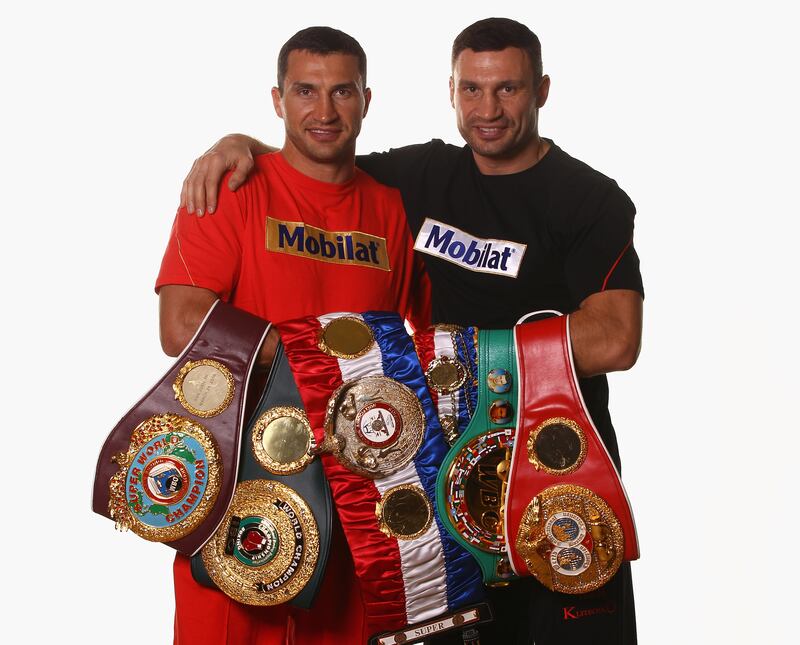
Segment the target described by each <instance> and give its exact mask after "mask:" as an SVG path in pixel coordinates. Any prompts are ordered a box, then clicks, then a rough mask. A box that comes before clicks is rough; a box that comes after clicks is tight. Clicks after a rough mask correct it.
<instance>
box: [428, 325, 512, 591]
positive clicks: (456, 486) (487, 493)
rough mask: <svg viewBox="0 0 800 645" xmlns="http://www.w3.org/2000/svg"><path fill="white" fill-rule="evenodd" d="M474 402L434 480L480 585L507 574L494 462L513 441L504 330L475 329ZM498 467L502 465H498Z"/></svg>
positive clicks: (501, 489) (508, 338)
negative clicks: (478, 569) (480, 578)
mask: <svg viewBox="0 0 800 645" xmlns="http://www.w3.org/2000/svg"><path fill="white" fill-rule="evenodd" d="M477 368H478V369H477V375H478V401H477V404H476V406H475V414H474V415H473V417H472V420H471V421H470V423H469V425H468V426H467V428H466V430H464V432H463V434H462V435H461V437H460V438H459V439H458V441H457V442H456V443H455V445H454V446H453V447H452V448H451V449H450V452H449V453H448V454H447V457H446V458H445V460H444V463H443V465H442V468H441V469H440V471H439V476H438V479H437V484H436V494H437V504H438V508H439V511H440V513H442V515H443V516H444V518H445V521H444V525H445V527H446V528H447V529H448V531H449V532H450V533H451V534H452V535H453V536H454V537H455V538H456V540H457V541H458V542H459V543H460V544H461V545H462V546H464V547H465V548H466V549H467V550H468V551H469V552H470V553H471V554H472V555H473V556H474V557H475V559H476V560H477V561H478V563H479V565H480V567H481V570H482V572H483V580H484V582H485V583H486V584H489V585H493V584H505V583H506V582H507V581H508V580H509V578H510V577H511V571H510V569H509V567H508V558H507V556H506V541H505V538H504V535H503V524H502V518H503V499H504V493H505V483H504V481H503V479H502V476H501V474H500V473H498V466H499V465H500V464H501V463H503V462H506V463H507V461H508V459H509V458H510V456H511V450H512V448H513V445H514V435H515V432H516V430H515V427H516V408H517V377H516V361H515V358H514V345H513V342H512V335H511V331H510V330H499V329H497V330H480V332H479V333H478V366H477ZM501 470H502V466H501Z"/></svg>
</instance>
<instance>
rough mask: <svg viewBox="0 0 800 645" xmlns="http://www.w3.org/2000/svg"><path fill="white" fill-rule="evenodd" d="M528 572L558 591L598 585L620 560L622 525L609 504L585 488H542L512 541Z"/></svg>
mask: <svg viewBox="0 0 800 645" xmlns="http://www.w3.org/2000/svg"><path fill="white" fill-rule="evenodd" d="M515 546H516V549H517V552H518V553H519V555H520V556H521V557H522V559H523V560H525V564H526V565H527V566H528V569H529V570H530V572H531V573H532V574H533V575H534V576H535V577H536V579H537V580H539V582H541V583H542V584H543V585H545V586H546V587H548V588H549V589H552V590H553V591H559V592H562V593H588V592H590V591H594V590H595V589H599V588H600V587H602V586H603V585H604V584H605V583H606V582H608V581H609V580H610V579H611V577H612V576H613V575H614V574H615V573H616V572H617V570H618V569H619V566H620V564H622V559H623V549H624V537H623V533H622V526H621V525H620V523H619V520H618V519H617V516H616V514H615V513H614V511H613V510H612V508H611V507H610V506H609V505H608V504H607V503H606V502H605V500H603V499H602V498H601V497H600V496H598V495H596V494H595V493H593V492H592V491H590V490H589V489H588V488H584V487H582V486H575V485H571V484H560V485H557V486H551V487H549V488H545V489H544V490H543V491H542V492H541V493H539V495H537V496H536V497H535V498H534V500H533V501H531V503H530V504H529V505H528V508H527V509H526V510H525V513H524V515H523V516H522V521H521V523H520V527H519V533H518V535H517V540H516V543H515Z"/></svg>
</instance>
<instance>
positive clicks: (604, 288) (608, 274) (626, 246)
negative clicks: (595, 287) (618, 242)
mask: <svg viewBox="0 0 800 645" xmlns="http://www.w3.org/2000/svg"><path fill="white" fill-rule="evenodd" d="M631 244H633V238H631V239H630V241H629V242H628V243H627V244H626V245H625V248H624V249H622V253H620V254H619V257H617V259H616V261H615V262H614V264H612V265H611V268H610V269H609V270H608V273H606V279H605V280H603V286H602V287H601V288H600V291H605V290H606V285H607V284H608V279H609V278H610V277H611V274H612V273H614V269H616V268H617V265H618V264H619V262H620V260H622V256H623V255H625V251H627V250H628V249H629V248H630V246H631Z"/></svg>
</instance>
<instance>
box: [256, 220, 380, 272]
mask: <svg viewBox="0 0 800 645" xmlns="http://www.w3.org/2000/svg"><path fill="white" fill-rule="evenodd" d="M267 250H268V251H274V252H276V253H288V254H289V255H297V256H300V257H304V258H310V259H312V260H319V261H320V262H333V263H334V264H354V265H357V266H365V267H371V268H373V269H382V270H383V271H391V270H392V268H391V266H389V254H388V253H387V250H386V239H385V238H383V237H376V236H375V235H370V234H369V233H362V232H361V231H324V230H322V229H321V228H316V227H314V226H309V225H308V224H306V223H305V222H282V221H280V220H277V219H272V218H271V217H267Z"/></svg>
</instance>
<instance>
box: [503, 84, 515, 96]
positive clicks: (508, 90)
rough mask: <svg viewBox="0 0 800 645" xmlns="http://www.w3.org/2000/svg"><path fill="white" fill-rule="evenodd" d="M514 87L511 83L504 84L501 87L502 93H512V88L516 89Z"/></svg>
mask: <svg viewBox="0 0 800 645" xmlns="http://www.w3.org/2000/svg"><path fill="white" fill-rule="evenodd" d="M516 89H517V88H516V87H514V86H513V85H506V86H505V87H504V88H503V94H513V93H514V90H516Z"/></svg>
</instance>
